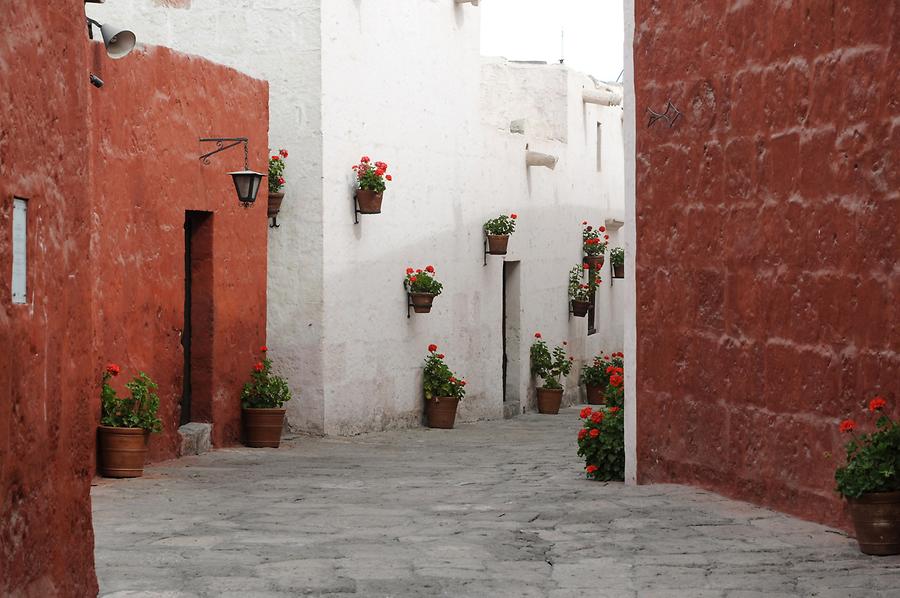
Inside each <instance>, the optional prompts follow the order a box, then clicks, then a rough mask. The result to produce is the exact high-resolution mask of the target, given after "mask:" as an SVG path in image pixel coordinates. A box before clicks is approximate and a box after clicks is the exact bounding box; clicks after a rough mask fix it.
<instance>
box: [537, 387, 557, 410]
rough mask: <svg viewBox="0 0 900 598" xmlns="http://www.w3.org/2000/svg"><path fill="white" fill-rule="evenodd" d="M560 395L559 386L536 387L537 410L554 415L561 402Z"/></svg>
mask: <svg viewBox="0 0 900 598" xmlns="http://www.w3.org/2000/svg"><path fill="white" fill-rule="evenodd" d="M562 396H563V389H561V388H543V387H542V388H538V389H537V399H538V412H540V413H543V414H545V415H556V414H557V413H559V406H560V405H561V404H562Z"/></svg>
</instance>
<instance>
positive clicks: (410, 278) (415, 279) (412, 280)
mask: <svg viewBox="0 0 900 598" xmlns="http://www.w3.org/2000/svg"><path fill="white" fill-rule="evenodd" d="M417 280H418V278H416V277H415V276H410V277H409V282H416V281H417Z"/></svg>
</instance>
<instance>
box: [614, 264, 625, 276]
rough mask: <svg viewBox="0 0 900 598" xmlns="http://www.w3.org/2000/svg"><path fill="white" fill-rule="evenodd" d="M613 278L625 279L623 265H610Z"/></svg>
mask: <svg viewBox="0 0 900 598" xmlns="http://www.w3.org/2000/svg"><path fill="white" fill-rule="evenodd" d="M612 273H613V278H625V264H613V265H612Z"/></svg>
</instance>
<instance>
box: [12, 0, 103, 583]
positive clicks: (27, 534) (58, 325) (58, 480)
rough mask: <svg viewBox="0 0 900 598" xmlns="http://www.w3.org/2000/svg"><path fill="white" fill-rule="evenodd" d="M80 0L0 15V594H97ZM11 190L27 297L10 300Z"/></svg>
mask: <svg viewBox="0 0 900 598" xmlns="http://www.w3.org/2000/svg"><path fill="white" fill-rule="evenodd" d="M83 6H84V5H83V3H80V2H76V1H74V0H70V1H67V2H52V3H48V2H7V3H4V5H3V10H4V15H3V19H2V22H0V596H88V595H96V591H97V584H96V580H95V578H94V557H93V531H92V529H91V510H90V499H89V494H88V493H89V491H90V483H91V469H92V466H91V464H92V463H93V450H94V449H93V444H94V430H95V426H96V422H95V420H94V418H93V417H92V412H91V409H90V408H89V405H90V401H91V395H92V393H93V392H94V381H93V378H94V376H93V371H92V370H93V366H94V360H93V357H92V354H91V351H90V347H91V335H92V330H91V318H90V313H91V302H92V296H91V282H92V281H91V276H90V271H89V268H88V262H87V260H86V259H85V255H86V254H87V249H88V245H89V242H90V224H89V223H90V194H89V186H90V182H91V181H90V169H89V163H88V153H87V150H86V147H87V139H88V136H89V133H88V124H89V123H88V117H87V115H88V105H89V98H90V94H91V91H92V90H93V88H91V87H90V86H89V85H88V73H87V69H86V67H85V64H86V62H87V52H88V46H87V41H86V37H85V34H84V31H85V29H84V17H83V15H84V8H83ZM14 195H16V196H21V197H25V198H28V199H29V202H28V212H29V213H28V228H29V231H28V232H29V242H28V247H27V250H28V253H29V260H28V262H29V263H28V266H29V277H28V304H27V305H12V296H11V288H10V281H11V275H12V266H11V262H12V255H11V237H12V218H11V215H12V197H13V196H14Z"/></svg>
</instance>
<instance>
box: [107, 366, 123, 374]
mask: <svg viewBox="0 0 900 598" xmlns="http://www.w3.org/2000/svg"><path fill="white" fill-rule="evenodd" d="M106 371H107V373H108V374H110V375H111V376H118V375H119V372H121V371H122V368H120V367H119V366H117V365H116V364H114V363H110V364H109V365H107V366H106Z"/></svg>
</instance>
